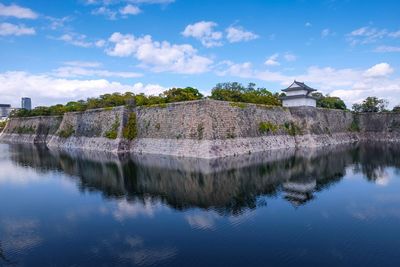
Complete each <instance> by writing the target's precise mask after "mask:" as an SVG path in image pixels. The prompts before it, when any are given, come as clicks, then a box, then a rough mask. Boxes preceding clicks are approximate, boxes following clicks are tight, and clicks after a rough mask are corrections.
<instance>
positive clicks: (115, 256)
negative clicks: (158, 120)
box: [0, 144, 400, 267]
mask: <svg viewBox="0 0 400 267" xmlns="http://www.w3.org/2000/svg"><path fill="white" fill-rule="evenodd" d="M0 266H28V267H32V266H41V267H44V266H207V267H208V266H364V267H365V266H400V148H398V147H396V146H393V145H385V144H368V145H359V146H351V147H338V148H335V149H332V150H328V149H326V148H324V149H322V150H320V151H275V152H270V153H266V154H258V155H247V156H244V157H235V158H231V159H223V160H213V161H205V160H195V159H174V158H169V157H158V156H143V155H141V156H134V155H124V156H120V157H119V158H117V157H115V156H111V155H107V154H99V153H93V154H89V153H74V154H71V153H65V152H56V151H49V150H47V149H45V148H40V147H34V146H15V145H6V144H0Z"/></svg>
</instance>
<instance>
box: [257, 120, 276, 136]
mask: <svg viewBox="0 0 400 267" xmlns="http://www.w3.org/2000/svg"><path fill="white" fill-rule="evenodd" d="M278 129H279V126H278V125H276V124H274V123H272V122H269V121H262V122H260V123H259V125H258V130H259V131H260V133H262V134H265V133H270V132H272V133H275V132H276V131H278Z"/></svg>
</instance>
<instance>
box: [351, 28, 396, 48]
mask: <svg viewBox="0 0 400 267" xmlns="http://www.w3.org/2000/svg"><path fill="white" fill-rule="evenodd" d="M386 38H400V30H399V31H389V30H387V29H379V28H372V27H369V26H365V27H361V28H358V29H355V30H353V31H352V32H350V33H349V34H347V40H348V41H349V42H350V44H351V45H357V44H369V43H376V42H378V41H380V40H384V39H386Z"/></svg>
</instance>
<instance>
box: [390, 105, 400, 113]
mask: <svg viewBox="0 0 400 267" xmlns="http://www.w3.org/2000/svg"><path fill="white" fill-rule="evenodd" d="M392 112H400V105H397V106H394V108H393V109H392Z"/></svg>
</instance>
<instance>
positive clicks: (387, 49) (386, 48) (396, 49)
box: [374, 45, 400, 53]
mask: <svg viewBox="0 0 400 267" xmlns="http://www.w3.org/2000/svg"><path fill="white" fill-rule="evenodd" d="M374 51H375V52H380V53H387V52H400V46H388V45H381V46H378V47H377V48H375V50H374Z"/></svg>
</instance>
